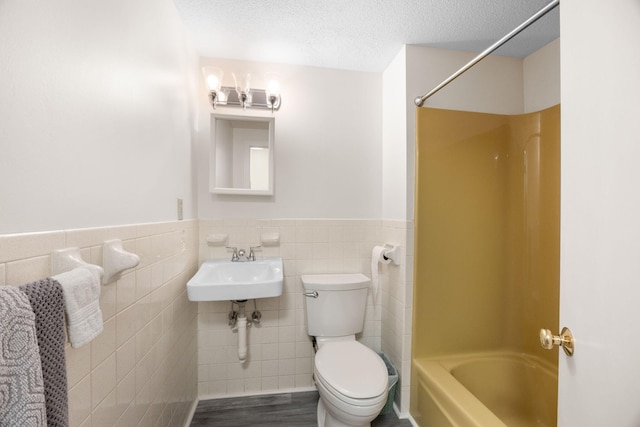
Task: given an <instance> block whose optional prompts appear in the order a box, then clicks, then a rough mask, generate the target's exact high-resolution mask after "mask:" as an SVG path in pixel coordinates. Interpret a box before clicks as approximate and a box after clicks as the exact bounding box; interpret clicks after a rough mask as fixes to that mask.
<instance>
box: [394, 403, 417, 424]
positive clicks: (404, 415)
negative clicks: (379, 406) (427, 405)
mask: <svg viewBox="0 0 640 427" xmlns="http://www.w3.org/2000/svg"><path fill="white" fill-rule="evenodd" d="M393 412H395V413H396V416H397V417H398V418H399V419H401V420H409V422H410V423H411V425H412V426H414V427H420V426H418V423H416V420H414V419H413V417H412V416H411V414H409V413H402V412H400V410H399V409H398V405H396V404H395V402H394V403H393Z"/></svg>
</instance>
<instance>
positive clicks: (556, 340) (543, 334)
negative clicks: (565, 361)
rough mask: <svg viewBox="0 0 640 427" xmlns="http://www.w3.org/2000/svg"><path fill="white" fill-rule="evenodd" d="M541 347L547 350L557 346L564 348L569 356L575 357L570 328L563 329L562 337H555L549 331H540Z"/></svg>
mask: <svg viewBox="0 0 640 427" xmlns="http://www.w3.org/2000/svg"><path fill="white" fill-rule="evenodd" d="M540 345H541V346H542V348H546V349H547V350H551V349H552V348H553V346H555V345H557V346H560V347H562V349H563V350H564V353H565V354H566V355H567V356H573V351H574V341H573V334H572V333H571V330H570V329H569V328H562V331H561V332H560V335H553V334H552V333H551V331H550V330H549V329H540Z"/></svg>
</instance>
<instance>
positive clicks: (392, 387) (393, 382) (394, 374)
mask: <svg viewBox="0 0 640 427" xmlns="http://www.w3.org/2000/svg"><path fill="white" fill-rule="evenodd" d="M378 356H380V358H381V359H382V360H383V361H384V364H385V365H386V367H387V373H388V374H389V394H388V395H387V403H385V405H384V408H382V411H380V413H381V414H390V413H392V412H393V399H394V398H395V395H396V386H397V385H398V371H397V370H396V368H395V367H394V366H393V365H392V364H391V362H390V361H389V358H388V357H387V355H386V354H384V353H378Z"/></svg>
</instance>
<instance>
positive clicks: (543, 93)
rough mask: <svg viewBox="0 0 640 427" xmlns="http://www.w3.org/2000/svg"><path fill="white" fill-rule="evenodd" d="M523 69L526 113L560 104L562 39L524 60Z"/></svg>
mask: <svg viewBox="0 0 640 427" xmlns="http://www.w3.org/2000/svg"><path fill="white" fill-rule="evenodd" d="M522 68H523V72H524V79H523V82H524V112H525V113H531V112H533V111H539V110H544V109H545V108H548V107H551V106H553V105H557V104H559V103H560V39H556V40H554V41H552V42H551V43H549V44H547V45H546V46H544V47H542V48H540V49H538V50H537V51H536V52H534V53H532V54H531V55H529V56H527V57H526V58H524V59H523V61H522Z"/></svg>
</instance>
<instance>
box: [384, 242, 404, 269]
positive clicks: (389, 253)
mask: <svg viewBox="0 0 640 427" xmlns="http://www.w3.org/2000/svg"><path fill="white" fill-rule="evenodd" d="M383 248H384V251H383V252H382V257H383V258H384V259H385V260H390V261H391V262H392V263H393V264H394V265H400V247H399V246H396V245H392V244H390V243H385V244H384V246H383Z"/></svg>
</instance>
